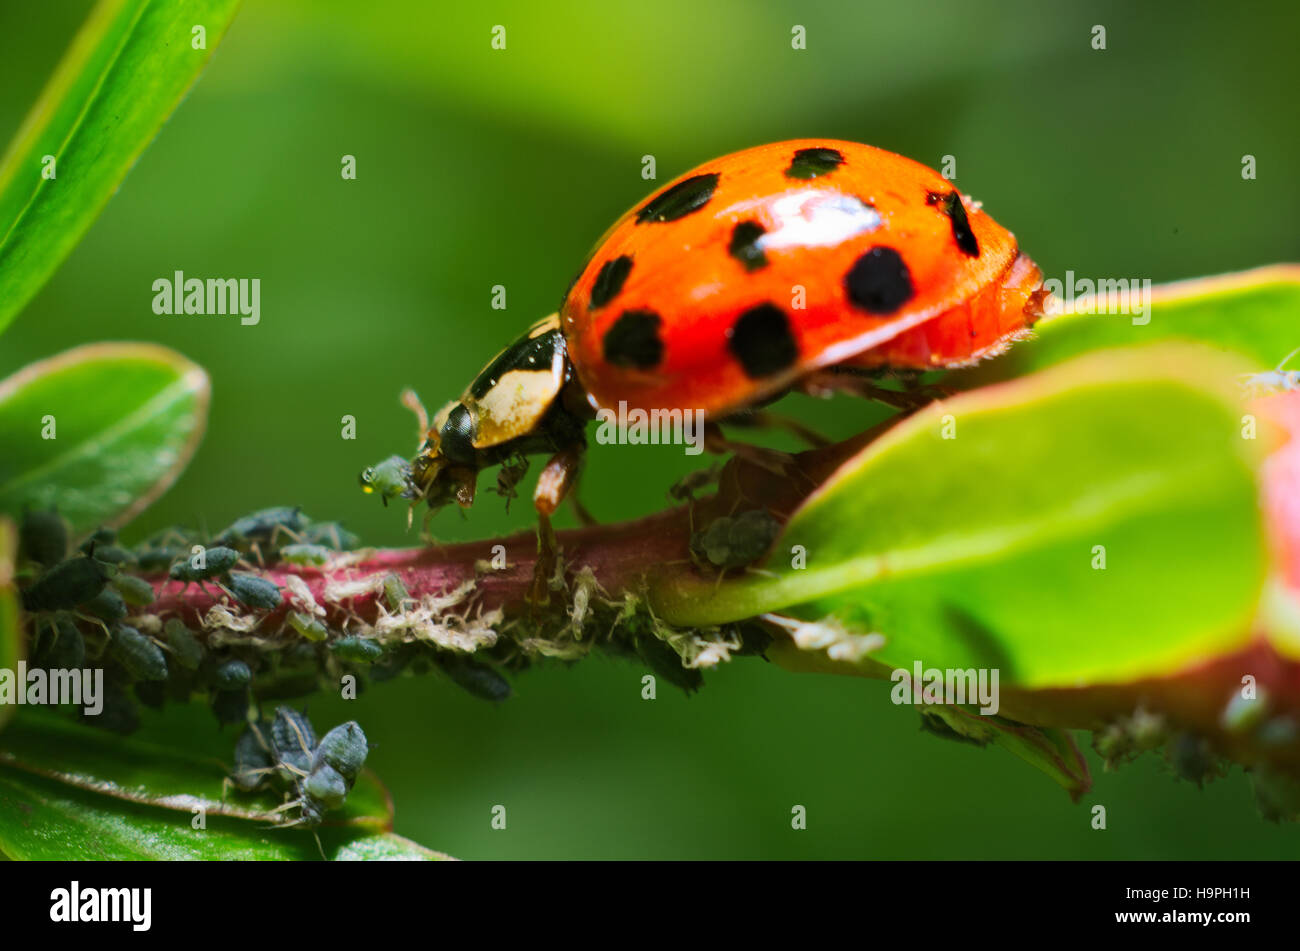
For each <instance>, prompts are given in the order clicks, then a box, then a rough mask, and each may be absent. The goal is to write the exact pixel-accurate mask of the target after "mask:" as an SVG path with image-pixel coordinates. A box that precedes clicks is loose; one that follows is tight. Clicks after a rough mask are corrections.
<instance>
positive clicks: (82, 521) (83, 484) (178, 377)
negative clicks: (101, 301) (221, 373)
mask: <svg viewBox="0 0 1300 951" xmlns="http://www.w3.org/2000/svg"><path fill="white" fill-rule="evenodd" d="M208 396H209V384H208V377H207V374H206V373H204V372H203V370H202V368H200V367H198V366H197V365H195V364H193V363H191V362H190V361H189V360H186V359H185V358H184V357H182V356H181V355H180V354H178V353H176V352H174V351H172V350H168V349H166V348H165V347H158V346H154V345H152V344H92V345H89V346H85V347H77V348H75V349H73V350H68V351H65V352H64V353H61V354H58V355H57V356H54V357H51V358H50V359H48V360H42V361H40V362H38V363H34V364H31V365H30V366H27V367H24V368H23V369H22V370H20V371H19V372H18V373H16V374H14V375H13V376H11V377H9V378H8V379H6V380H3V381H0V513H6V514H9V515H10V516H13V517H15V518H17V517H18V515H19V514H20V513H21V511H22V509H23V507H24V506H31V507H33V508H49V507H51V506H57V507H58V510H59V512H60V513H61V514H62V515H63V516H64V518H66V519H68V521H69V522H70V523H71V524H72V526H73V529H74V531H76V532H85V531H88V530H90V529H93V528H95V527H96V526H98V525H101V524H104V525H121V524H123V523H125V522H127V521H129V520H130V519H131V518H133V517H134V516H135V515H136V514H137V513H139V512H140V511H141V510H142V509H144V508H145V507H146V506H148V505H149V503H151V502H152V501H153V500H154V499H156V498H157V497H158V496H159V495H161V494H162V493H163V492H164V491H166V489H167V488H168V486H170V485H171V484H172V483H173V482H174V481H175V480H176V477H177V476H178V475H179V474H180V472H181V470H183V469H184V468H185V466H186V464H187V463H188V462H189V460H190V457H191V456H193V454H194V450H195V449H196V448H197V447H198V443H199V440H200V439H201V438H202V435H203V428H204V424H205V422H206V420H207V410H208ZM51 427H52V428H51ZM51 433H53V436H54V438H46V437H48V436H49V435H50V434H51Z"/></svg>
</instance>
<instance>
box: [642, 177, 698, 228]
mask: <svg viewBox="0 0 1300 951" xmlns="http://www.w3.org/2000/svg"><path fill="white" fill-rule="evenodd" d="M717 187H718V175H717V173H716V172H711V173H709V174H708V175H692V176H691V177H690V178H688V179H686V180H685V181H681V182H678V183H677V184H676V185H674V186H672V187H671V188H666V189H664V190H663V191H661V192H660V193H659V194H658V195H655V196H654V197H653V198H651V199H650V200H649V201H648V202H646V204H645V207H644V208H642V209H641V210H640V211H638V212H637V213H636V222H637V224H645V223H646V222H648V221H676V220H677V219H678V218H685V217H686V216H687V215H689V214H690V213H691V212H692V211H699V210H700V209H701V208H703V207H704V206H705V205H707V204H708V203H709V199H710V198H712V197H713V191H714V189H716V188H717Z"/></svg>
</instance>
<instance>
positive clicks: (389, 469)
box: [360, 456, 411, 505]
mask: <svg viewBox="0 0 1300 951" xmlns="http://www.w3.org/2000/svg"><path fill="white" fill-rule="evenodd" d="M410 474H411V464H410V463H409V462H407V461H406V460H405V459H403V458H402V457H401V456H389V457H388V458H387V459H385V460H384V461H383V462H379V463H376V464H375V465H373V466H370V467H368V468H366V469H365V470H363V471H362V473H361V476H360V481H361V489H362V491H363V492H365V493H366V494H367V495H374V494H377V495H378V496H379V500H380V501H381V502H383V503H384V505H387V504H388V500H389V499H395V498H398V497H399V496H401V497H405V494H406V492H407V488H408V485H409V481H408V480H409V479H410Z"/></svg>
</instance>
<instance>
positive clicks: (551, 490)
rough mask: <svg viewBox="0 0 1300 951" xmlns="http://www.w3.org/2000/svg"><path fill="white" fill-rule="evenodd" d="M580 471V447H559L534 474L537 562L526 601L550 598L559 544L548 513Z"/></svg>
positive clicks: (540, 601) (552, 512)
mask: <svg viewBox="0 0 1300 951" xmlns="http://www.w3.org/2000/svg"><path fill="white" fill-rule="evenodd" d="M581 471H582V448H581V447H570V448H568V449H562V450H560V451H559V452H557V453H556V454H555V455H554V456H552V457H551V460H550V461H549V462H548V463H546V466H545V467H544V468H543V469H542V472H541V475H539V476H538V477H537V489H536V491H534V492H533V507H534V508H536V509H537V519H538V522H537V563H536V564H535V565H534V566H533V583H532V587H531V588H530V589H529V594H528V600H529V601H531V602H532V603H533V604H534V605H543V604H546V603H547V601H549V600H550V596H551V594H550V581H551V578H552V576H554V574H555V571H556V568H557V567H558V565H559V544H558V543H557V541H556V538H555V529H553V528H552V527H551V516H552V515H554V514H555V510H556V509H558V508H559V507H560V503H561V502H563V501H564V499H565V497H566V496H568V495H569V492H570V490H571V489H572V488H573V486H574V484H575V483H576V482H577V481H578V475H579V474H580V473H581Z"/></svg>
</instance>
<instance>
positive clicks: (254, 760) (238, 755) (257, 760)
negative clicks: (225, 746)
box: [228, 723, 273, 792]
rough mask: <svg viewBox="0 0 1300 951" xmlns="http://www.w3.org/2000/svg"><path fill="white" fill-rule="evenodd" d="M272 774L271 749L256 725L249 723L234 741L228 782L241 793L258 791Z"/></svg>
mask: <svg viewBox="0 0 1300 951" xmlns="http://www.w3.org/2000/svg"><path fill="white" fill-rule="evenodd" d="M272 772H273V764H272V761H271V749H270V746H269V745H268V743H267V741H266V737H265V736H264V735H263V734H262V731H261V729H260V728H259V726H258V725H257V724H253V723H250V724H249V725H248V726H247V727H246V728H245V730H244V732H243V733H241V734H239V739H237V740H236V741H235V768H234V770H233V771H232V772H231V774H230V777H229V779H228V782H229V783H230V784H231V785H233V786H234V787H235V788H236V789H239V790H241V791H243V792H253V791H254V790H256V789H258V788H259V787H260V786H261V785H262V784H263V783H265V782H266V780H267V778H268V777H269V776H270V775H271V773H272Z"/></svg>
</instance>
